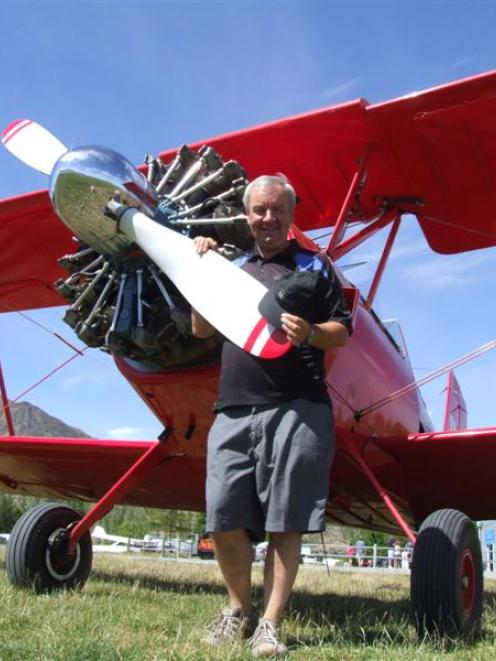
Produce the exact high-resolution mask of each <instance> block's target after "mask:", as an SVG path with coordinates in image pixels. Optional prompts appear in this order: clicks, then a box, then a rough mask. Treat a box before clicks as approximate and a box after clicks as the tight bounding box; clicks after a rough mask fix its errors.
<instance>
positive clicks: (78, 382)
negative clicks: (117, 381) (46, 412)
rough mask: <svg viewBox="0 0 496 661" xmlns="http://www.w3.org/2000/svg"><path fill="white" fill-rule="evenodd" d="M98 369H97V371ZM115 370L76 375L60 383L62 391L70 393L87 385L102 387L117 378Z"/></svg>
mask: <svg viewBox="0 0 496 661" xmlns="http://www.w3.org/2000/svg"><path fill="white" fill-rule="evenodd" d="M96 369H97V368H95V370H96ZM115 374H116V370H115V369H111V370H108V369H105V370H103V371H95V372H83V373H82V374H74V375H73V376H69V377H67V378H66V379H64V380H63V381H62V382H61V383H60V386H59V387H60V389H61V390H65V391H69V390H74V389H75V388H80V387H82V386H87V385H101V384H104V383H108V381H109V380H110V379H113V378H115Z"/></svg>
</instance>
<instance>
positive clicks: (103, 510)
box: [69, 427, 186, 549]
mask: <svg viewBox="0 0 496 661" xmlns="http://www.w3.org/2000/svg"><path fill="white" fill-rule="evenodd" d="M173 431H174V429H173V428H172V427H166V428H165V429H164V431H163V432H162V433H161V434H160V436H159V438H158V443H154V444H153V445H152V446H150V447H149V448H148V450H146V452H144V453H143V454H142V455H141V457H139V458H138V459H137V460H136V461H135V462H134V464H133V465H132V466H131V467H130V468H129V469H128V470H127V471H126V472H125V473H124V475H123V476H122V477H121V478H119V479H118V480H117V482H116V483H115V484H114V485H112V486H111V487H110V489H109V490H108V491H107V493H105V494H104V495H103V496H102V497H101V498H100V500H99V501H98V502H97V503H95V505H93V507H92V508H91V509H90V510H89V511H88V512H87V514H85V516H83V518H82V519H81V520H80V521H78V523H77V524H76V525H75V526H74V528H72V529H71V530H70V533H69V546H70V548H72V549H75V547H76V545H77V543H78V542H79V540H80V539H81V537H82V536H83V535H84V534H86V533H87V532H88V530H89V529H90V528H91V526H92V525H93V524H94V523H96V522H97V521H99V520H100V519H101V518H103V517H104V516H105V515H106V514H108V512H110V510H111V509H112V508H113V507H114V505H118V504H119V503H120V502H121V501H122V499H123V498H124V496H125V495H126V494H127V493H129V491H131V489H132V488H133V487H134V486H135V485H136V484H137V483H138V482H140V481H141V480H142V479H143V478H144V477H145V476H146V475H147V473H149V472H150V471H151V470H152V468H155V466H158V464H161V463H164V462H165V461H169V460H170V459H174V458H175V457H184V456H185V455H186V452H185V451H181V452H179V453H171V452H170V448H169V446H168V444H167V443H166V441H167V439H168V438H169V437H170V435H171V434H172V432H173Z"/></svg>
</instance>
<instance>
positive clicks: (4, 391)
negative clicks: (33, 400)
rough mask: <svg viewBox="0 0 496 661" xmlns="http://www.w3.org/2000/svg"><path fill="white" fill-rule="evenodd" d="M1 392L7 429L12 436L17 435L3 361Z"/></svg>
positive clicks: (0, 381)
mask: <svg viewBox="0 0 496 661" xmlns="http://www.w3.org/2000/svg"><path fill="white" fill-rule="evenodd" d="M0 393H1V395H2V413H3V414H4V416H5V422H6V423H7V430H8V432H9V434H10V435H11V436H14V435H15V430H14V421H13V420H12V411H11V410H10V403H9V398H8V397H7V388H6V387H5V380H4V378H3V370H2V363H1V362H0Z"/></svg>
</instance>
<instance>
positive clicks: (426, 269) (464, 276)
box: [403, 252, 494, 290]
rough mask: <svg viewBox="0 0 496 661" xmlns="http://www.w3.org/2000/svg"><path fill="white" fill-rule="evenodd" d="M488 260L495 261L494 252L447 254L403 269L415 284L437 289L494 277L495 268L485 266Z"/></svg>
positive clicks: (404, 273) (405, 275) (471, 283)
mask: <svg viewBox="0 0 496 661" xmlns="http://www.w3.org/2000/svg"><path fill="white" fill-rule="evenodd" d="M488 261H490V262H491V265H492V263H493V262H494V255H493V254H492V252H491V253H489V254H481V253H480V252H476V253H468V254H467V253H466V254H463V255H458V256H454V255H447V256H444V257H435V258H433V259H428V260H425V261H423V262H420V263H417V264H414V265H408V266H406V267H405V268H404V269H403V275H404V277H405V279H406V280H407V282H408V283H409V284H411V285H413V286H418V285H422V286H425V285H428V286H429V288H430V289H437V290H439V289H444V288H445V287H465V286H467V285H473V284H474V283H475V282H480V281H482V280H485V279H488V278H493V277H494V272H493V269H488V268H484V266H485V264H486V263H487V262H488Z"/></svg>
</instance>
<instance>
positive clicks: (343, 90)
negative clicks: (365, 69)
mask: <svg viewBox="0 0 496 661" xmlns="http://www.w3.org/2000/svg"><path fill="white" fill-rule="evenodd" d="M360 80H361V79H360V78H359V77H356V78H350V79H349V80H346V81H345V82H344V83H340V84H339V85H334V87H329V88H328V89H326V90H324V92H323V93H322V96H324V97H325V98H326V99H340V98H342V97H345V96H348V95H349V93H350V92H351V90H352V89H353V88H354V87H356V85H357V84H358V83H359V82H360Z"/></svg>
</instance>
